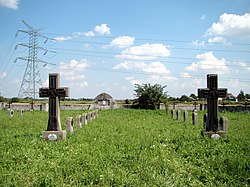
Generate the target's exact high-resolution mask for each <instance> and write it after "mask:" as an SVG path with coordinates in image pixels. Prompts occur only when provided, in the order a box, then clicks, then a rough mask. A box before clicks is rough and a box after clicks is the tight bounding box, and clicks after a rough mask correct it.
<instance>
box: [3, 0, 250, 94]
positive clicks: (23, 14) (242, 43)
mask: <svg viewBox="0 0 250 187" xmlns="http://www.w3.org/2000/svg"><path fill="white" fill-rule="evenodd" d="M22 20H24V21H25V22H27V23H28V24H29V25H31V26H32V27H33V28H36V29H40V28H41V29H42V30H40V34H41V35H43V36H45V37H47V38H49V39H48V40H47V42H46V43H45V38H42V37H41V38H40V37H39V40H38V44H39V46H41V47H42V48H44V49H47V50H49V51H53V52H48V53H46V54H45V55H44V51H42V50H38V59H40V60H43V61H46V62H49V63H48V64H47V65H46V66H45V67H44V64H43V63H37V65H38V67H39V72H40V77H41V83H42V85H43V86H47V85H48V74H49V73H55V72H56V73H60V76H61V86H68V87H70V96H71V97H73V98H83V97H84V98H94V97H95V96H96V95H98V94H99V93H101V92H107V93H109V94H111V95H112V96H113V97H114V98H115V99H126V98H134V84H143V83H152V84H154V83H159V84H161V85H167V88H166V91H168V94H169V95H170V96H174V97H180V96H181V95H183V94H185V95H190V94H191V93H195V94H197V88H203V87H206V75H207V74H208V73H216V74H218V76H219V87H226V88H228V91H229V92H231V93H233V94H234V95H237V94H238V93H239V92H240V90H243V91H244V92H245V93H250V87H249V84H250V58H249V57H250V1H249V0H204V1H200V0H189V1H186V0H175V1H169V0H127V1H115V0H107V1H101V0H99V1H98V0H92V1H86V0H72V1H66V0H53V1H51V0H36V1H31V0H19V1H18V0H0V26H1V29H0V36H1V37H0V92H1V95H2V96H5V97H15V96H17V95H18V92H19V88H20V86H21V83H22V79H23V75H24V72H25V68H26V62H25V61H23V60H17V61H16V62H15V63H14V61H15V59H16V58H17V57H26V56H27V55H28V52H29V51H28V49H27V48H26V47H24V46H21V45H18V47H17V48H16V49H15V46H16V45H17V44H20V43H28V41H29V37H28V35H27V34H25V33H23V32H19V33H18V35H17V36H16V37H15V34H16V33H17V31H18V30H27V27H26V26H25V25H24V23H23V22H22ZM50 63H51V64H50ZM37 87H40V86H37Z"/></svg>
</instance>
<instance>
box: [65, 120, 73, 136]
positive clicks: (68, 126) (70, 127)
mask: <svg viewBox="0 0 250 187" xmlns="http://www.w3.org/2000/svg"><path fill="white" fill-rule="evenodd" d="M73 125H74V121H73V117H67V119H66V131H67V133H70V134H72V133H73Z"/></svg>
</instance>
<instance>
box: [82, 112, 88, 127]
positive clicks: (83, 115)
mask: <svg viewBox="0 0 250 187" xmlns="http://www.w3.org/2000/svg"><path fill="white" fill-rule="evenodd" d="M82 124H84V125H87V124H88V120H87V115H86V114H82Z"/></svg>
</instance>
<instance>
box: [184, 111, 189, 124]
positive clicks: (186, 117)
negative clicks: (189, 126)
mask: <svg viewBox="0 0 250 187" xmlns="http://www.w3.org/2000/svg"><path fill="white" fill-rule="evenodd" d="M183 119H184V123H188V112H187V111H184V113H183Z"/></svg>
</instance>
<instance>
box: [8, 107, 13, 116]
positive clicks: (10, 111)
mask: <svg viewBox="0 0 250 187" xmlns="http://www.w3.org/2000/svg"><path fill="white" fill-rule="evenodd" d="M8 111H9V117H10V118H12V117H13V116H14V110H12V109H9V110H8Z"/></svg>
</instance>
